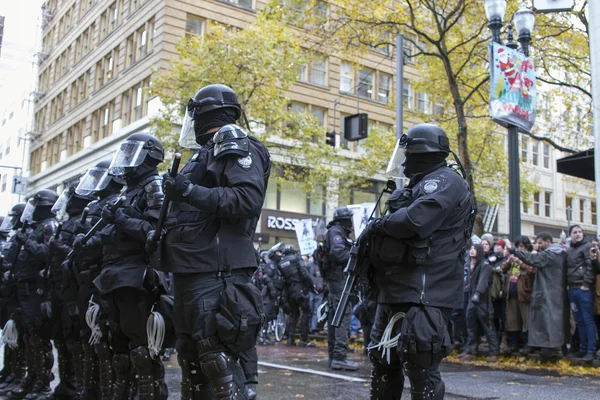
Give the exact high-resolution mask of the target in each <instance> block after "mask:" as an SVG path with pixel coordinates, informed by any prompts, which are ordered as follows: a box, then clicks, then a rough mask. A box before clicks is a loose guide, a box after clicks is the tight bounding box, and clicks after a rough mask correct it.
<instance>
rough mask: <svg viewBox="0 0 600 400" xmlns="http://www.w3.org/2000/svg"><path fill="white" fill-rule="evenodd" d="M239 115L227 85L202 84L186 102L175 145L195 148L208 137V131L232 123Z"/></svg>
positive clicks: (238, 106) (236, 99)
mask: <svg viewBox="0 0 600 400" xmlns="http://www.w3.org/2000/svg"><path fill="white" fill-rule="evenodd" d="M241 115H242V108H241V106H240V104H239V101H238V97H237V95H236V94H235V92H234V91H233V90H232V89H231V88H230V87H229V86H226V85H220V84H213V85H208V86H205V87H203V88H202V89H200V90H198V92H197V93H196V95H195V96H194V98H192V99H190V100H189V101H188V103H187V106H186V109H185V116H184V119H183V123H182V125H181V134H180V136H179V145H180V146H182V147H186V148H198V147H200V146H202V145H204V144H206V143H207V142H208V141H209V140H210V137H211V135H212V133H210V134H209V133H207V132H208V131H209V130H211V129H213V128H218V127H222V126H225V125H229V124H235V123H236V121H237V120H238V119H239V118H240V116H241Z"/></svg>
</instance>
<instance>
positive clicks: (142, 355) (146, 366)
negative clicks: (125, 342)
mask: <svg viewBox="0 0 600 400" xmlns="http://www.w3.org/2000/svg"><path fill="white" fill-rule="evenodd" d="M129 357H130V358H131V364H132V365H133V368H134V370H135V373H136V375H137V377H138V380H137V384H138V395H139V396H140V400H154V371H153V368H152V359H151V358H150V353H149V352H148V348H147V347H145V346H139V347H136V348H135V349H133V350H131V351H130V352H129Z"/></svg>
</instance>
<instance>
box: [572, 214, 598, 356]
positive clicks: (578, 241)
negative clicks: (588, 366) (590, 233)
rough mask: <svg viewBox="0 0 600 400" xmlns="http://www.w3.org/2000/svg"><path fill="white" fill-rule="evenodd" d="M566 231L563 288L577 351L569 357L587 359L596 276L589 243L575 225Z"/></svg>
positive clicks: (592, 348) (592, 349) (591, 351)
mask: <svg viewBox="0 0 600 400" xmlns="http://www.w3.org/2000/svg"><path fill="white" fill-rule="evenodd" d="M569 235H570V236H571V245H570V247H569V250H568V251H567V290H568V294H569V302H570V303H571V310H572V311H573V317H574V318H575V323H576V324H577V331H578V333H579V352H577V353H575V354H573V358H581V359H582V360H583V361H586V362H589V361H593V360H594V358H595V357H596V323H595V321H594V302H595V300H596V293H595V290H594V289H595V285H594V283H595V280H596V279H595V278H596V276H595V273H594V270H593V268H592V263H591V260H590V249H591V248H592V246H593V245H592V243H591V241H589V240H587V238H586V237H585V235H584V233H583V230H582V229H581V227H580V226H579V225H573V226H571V228H570V229H569Z"/></svg>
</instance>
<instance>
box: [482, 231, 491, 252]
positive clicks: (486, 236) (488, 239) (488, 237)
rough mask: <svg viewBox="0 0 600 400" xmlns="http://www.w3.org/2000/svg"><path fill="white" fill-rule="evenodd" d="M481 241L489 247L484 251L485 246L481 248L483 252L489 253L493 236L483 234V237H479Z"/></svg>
mask: <svg viewBox="0 0 600 400" xmlns="http://www.w3.org/2000/svg"><path fill="white" fill-rule="evenodd" d="M481 240H485V241H486V242H487V243H488V245H489V246H490V248H489V249H488V250H485V246H483V249H484V250H485V252H486V253H489V252H490V251H491V250H492V246H491V244H492V243H494V236H493V235H492V234H491V233H484V234H483V235H481ZM482 244H483V243H482Z"/></svg>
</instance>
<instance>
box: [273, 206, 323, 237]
mask: <svg viewBox="0 0 600 400" xmlns="http://www.w3.org/2000/svg"><path fill="white" fill-rule="evenodd" d="M306 219H310V220H311V225H312V227H313V229H314V226H315V224H316V223H317V221H318V219H319V217H315V216H314V215H309V214H299V213H290V212H285V211H277V210H263V213H262V217H261V233H266V234H270V235H271V236H277V237H289V238H295V237H296V224H299V223H301V222H302V221H303V220H306Z"/></svg>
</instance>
